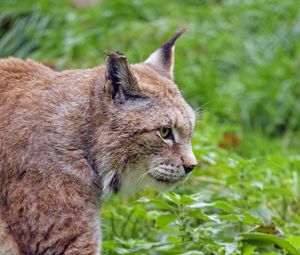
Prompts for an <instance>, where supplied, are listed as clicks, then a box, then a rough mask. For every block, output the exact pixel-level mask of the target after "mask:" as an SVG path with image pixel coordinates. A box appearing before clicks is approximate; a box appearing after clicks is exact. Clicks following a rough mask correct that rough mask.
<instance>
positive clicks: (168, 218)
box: [155, 214, 177, 228]
mask: <svg viewBox="0 0 300 255" xmlns="http://www.w3.org/2000/svg"><path fill="white" fill-rule="evenodd" d="M176 218H177V216H176V215H174V214H163V215H160V216H158V218H157V220H156V225H155V226H156V227H158V228H162V227H164V226H166V225H168V224H169V223H170V222H172V221H174V220H175V219H176Z"/></svg>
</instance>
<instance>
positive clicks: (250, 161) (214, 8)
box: [0, 0, 300, 254]
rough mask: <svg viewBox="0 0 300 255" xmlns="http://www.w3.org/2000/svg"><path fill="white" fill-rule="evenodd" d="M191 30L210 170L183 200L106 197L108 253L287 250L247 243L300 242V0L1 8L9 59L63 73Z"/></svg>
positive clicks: (12, 2) (188, 47) (135, 0)
mask: <svg viewBox="0 0 300 255" xmlns="http://www.w3.org/2000/svg"><path fill="white" fill-rule="evenodd" d="M183 26H188V27H189V30H188V31H187V32H186V33H185V34H184V35H183V36H182V38H180V40H178V42H177V44H176V62H175V78H176V82H177V83H178V85H179V87H180V89H181V90H182V93H183V95H184V97H185V98H186V99H187V101H188V102H189V103H190V104H191V105H192V106H193V108H194V109H195V110H197V112H199V116H198V124H197V128H196V132H195V136H194V150H195V152H196V154H197V157H198V158H199V160H200V167H199V168H198V169H197V170H196V171H195V172H194V173H193V176H192V177H191V178H190V181H189V183H188V185H186V184H183V185H180V186H178V187H177V188H176V189H175V191H174V192H176V193H169V194H168V193H166V194H165V195H161V194H158V193H155V192H153V191H152V190H148V191H145V192H144V193H141V194H139V196H142V197H143V199H144V200H143V199H140V200H138V202H135V198H129V199H125V201H124V199H123V200H122V199H121V198H119V197H118V196H117V197H112V198H110V199H108V202H107V205H106V206H105V207H104V209H103V224H104V226H103V229H104V248H105V254H129V253H134V254H241V253H242V254H286V253H284V252H285V251H284V249H283V250H280V249H279V250H276V249H277V248H276V247H275V248H274V246H272V247H271V248H270V247H267V248H266V247H264V246H263V247H262V246H260V245H257V244H253V243H252V244H251V245H252V246H251V245H250V246H249V245H248V244H245V243H243V244H242V245H241V244H240V242H239V240H240V239H239V238H240V234H241V233H243V232H245V231H249V229H251V228H252V227H255V226H260V227H266V228H267V230H268V231H267V232H269V234H272V235H275V236H276V231H277V230H276V231H275V230H274V229H276V228H277V227H278V228H280V229H282V231H283V232H284V233H285V236H287V238H289V241H290V242H292V243H294V245H295V246H297V244H298V246H299V243H300V237H299V235H300V232H299V229H300V218H299V215H300V212H299V208H300V176H299V174H300V172H299V171H300V155H299V154H300V84H299V83H300V72H299V69H300V2H299V1H298V0H284V1H282V0H265V1H261V0H185V1H184V0H173V1H153V0H143V1H139V0H132V1H129V0H114V1H112V0H86V1H84V0H61V1H54V0H48V1H47V0H0V57H1V58H4V57H8V56H15V57H19V58H23V59H27V58H31V59H34V60H37V61H39V62H42V63H44V64H46V65H48V66H50V67H52V68H54V69H56V70H63V69H68V68H85V67H93V66H96V65H100V64H103V63H104V61H105V56H104V51H105V50H113V51H117V50H118V51H121V52H123V53H125V54H126V55H127V57H128V58H129V61H130V62H131V63H136V62H140V61H143V60H145V59H146V58H147V57H148V55H149V54H150V53H151V52H152V51H154V50H155V49H156V48H158V47H159V46H160V45H161V44H162V43H164V42H166V41H167V40H168V39H169V38H170V36H171V35H172V34H173V32H174V31H175V30H177V29H178V28H181V27H183ZM187 186H188V187H187ZM174 194H176V195H177V197H176V196H175V195H174ZM139 196H137V197H139ZM166 196H169V197H166ZM172 196H173V197H172ZM157 197H160V198H159V200H157V204H155V203H154V202H150V200H151V201H156V200H155V198H157ZM182 197H184V198H182ZM172 199H173V200H172ZM176 199H177V200H176ZM180 199H183V200H180ZM121 200H122V202H120V201H121ZM145 201H146V202H147V203H145ZM158 201H164V203H165V204H160V203H159V202H158ZM170 201H171V202H170ZM199 201H202V202H203V201H204V202H205V203H207V204H209V203H210V206H208V205H207V206H205V205H204V204H203V206H202V207H201V208H198V207H197V210H198V211H197V213H195V212H194V211H193V210H192V209H186V208H190V207H189V206H190V205H191V204H192V203H194V202H199ZM216 201H221V204H222V202H223V203H227V204H226V205H228V206H230V207H231V209H228V207H226V206H225V207H226V208H227V209H226V208H225V207H224V204H223V207H222V206H220V204H218V205H216V204H215V203H216ZM151 203H152V204H151ZM172 206H174V207H172ZM185 206H186V207H185ZM220 207H221V208H220ZM170 208H171V209H170ZM178 210H179V211H178ZM199 212H201V215H200V214H199ZM172 215H173V216H172ZM174 215H177V216H176V217H175V218H174ZM180 215H181V216H180ZM224 215H227V217H225V216H224ZM230 215H231V218H230ZM241 215H242V216H241ZM183 216H184V218H185V219H186V220H183V219H182V218H180V217H183ZM247 217H248V218H247ZM158 219H160V221H158ZM245 219H246V220H245ZM145 226H146V228H145ZM125 229H126V230H125ZM258 231H259V232H264V233H265V232H266V231H261V228H260V229H259V230H258ZM212 236H213V237H214V238H213V239H212V238H211V237H212ZM162 240H163V243H160V242H161V241H162ZM218 240H219V241H218ZM295 240H296V241H295ZM177 241H178V243H177ZM152 244H154V245H152ZM143 245H144V246H143ZM147 245H148V246H147ZM151 245H152V246H151ZM245 245H246V246H245ZM247 245H248V246H247ZM137 247H140V248H137ZM147 247H148V248H147ZM166 247H167V248H166ZM197 247H198V248H199V247H201V251H200V248H199V249H198V248H197ZM230 247H231V248H230ZM245 247H248V248H245ZM249 247H250V248H249ZM253 247H254V248H253ZM244 249H248V250H247V252H248V253H245V251H244ZM249 249H250V250H249ZM274 249H275V253H272V252H274ZM203 250H204V253H203ZM145 251H147V252H145ZM187 252H189V253H187ZM243 252H244V253H243ZM263 252H265V253H263Z"/></svg>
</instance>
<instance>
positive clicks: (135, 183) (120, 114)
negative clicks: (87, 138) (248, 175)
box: [102, 31, 197, 193]
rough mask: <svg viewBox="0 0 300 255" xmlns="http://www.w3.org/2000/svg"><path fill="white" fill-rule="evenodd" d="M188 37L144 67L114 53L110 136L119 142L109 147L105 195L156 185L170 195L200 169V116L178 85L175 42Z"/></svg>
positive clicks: (158, 52)
mask: <svg viewBox="0 0 300 255" xmlns="http://www.w3.org/2000/svg"><path fill="white" fill-rule="evenodd" d="M182 32H183V31H179V32H177V33H175V35H174V36H173V37H172V39H171V40H170V41H169V42H168V43H166V44H164V45H163V46H162V47H161V48H159V49H158V50H156V51H155V52H154V53H153V54H152V55H151V56H150V57H149V58H148V59H147V60H146V61H145V62H144V63H140V64H135V65H129V64H128V61H127V58H126V57H125V56H124V55H123V54H121V53H108V59H107V83H106V86H105V95H106V99H105V102H106V108H107V109H106V112H108V114H109V119H110V124H109V125H110V127H109V130H110V131H109V134H107V135H109V136H111V137H114V139H113V138H112V139H111V140H109V139H108V140H107V142H108V143H109V144H107V145H106V146H107V148H108V147H109V148H110V153H108V155H109V156H110V157H107V160H105V161H104V162H105V164H106V165H105V166H104V165H103V167H106V168H109V171H107V173H106V175H105V178H104V185H103V186H104V188H105V189H106V188H110V189H112V190H113V191H115V192H117V191H119V190H122V193H131V192H132V191H135V190H138V189H141V188H143V187H145V186H149V185H150V186H153V187H155V188H157V189H159V190H166V189H168V188H170V187H172V186H173V185H174V184H175V183H177V182H178V181H182V180H184V179H185V178H186V176H187V175H188V174H189V173H190V172H191V171H192V170H193V168H194V167H195V166H196V164H197V160H196V158H195V156H194V154H193V152H192V146H191V138H192V133H193V129H194V124H195V115H194V112H193V110H192V109H191V107H190V106H189V105H188V104H187V103H186V102H185V100H184V99H183V98H182V96H181V94H180V92H179V89H178V87H177V85H176V84H175V83H174V81H173V53H174V42H175V40H176V39H177V38H178V37H179V36H180V35H181V34H182ZM112 140H113V142H112ZM102 143H103V142H102ZM102 162H103V161H102ZM107 166H109V167H107Z"/></svg>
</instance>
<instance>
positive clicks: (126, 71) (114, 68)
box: [105, 52, 141, 104]
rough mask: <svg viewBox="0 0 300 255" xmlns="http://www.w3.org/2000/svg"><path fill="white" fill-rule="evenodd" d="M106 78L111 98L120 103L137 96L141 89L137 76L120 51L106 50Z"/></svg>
mask: <svg viewBox="0 0 300 255" xmlns="http://www.w3.org/2000/svg"><path fill="white" fill-rule="evenodd" d="M105 54H106V55H107V59H106V68H107V71H106V79H107V81H108V84H107V86H108V91H109V93H111V97H112V99H113V100H114V101H115V102H116V103H118V104H122V103H124V102H125V101H126V99H128V98H133V97H137V96H139V94H140V92H141V90H140V88H139V85H138V81H137V78H136V77H135V76H134V74H133V73H132V72H131V70H130V66H129V63H128V60H127V58H126V56H125V55H124V54H123V53H120V52H106V53H105Z"/></svg>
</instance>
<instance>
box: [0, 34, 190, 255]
mask: <svg viewBox="0 0 300 255" xmlns="http://www.w3.org/2000/svg"><path fill="white" fill-rule="evenodd" d="M182 33H183V30H179V31H177V32H176V33H175V34H174V35H173V37H172V38H171V39H170V41H168V42H167V43H165V44H164V45H163V46H161V47H160V48H158V49H157V50H156V51H155V52H154V53H152V54H151V56H150V57H149V58H148V59H147V60H146V61H144V62H142V63H138V64H131V65H130V64H129V62H128V60H127V58H126V56H125V55H123V54H122V53H119V52H107V60H106V64H105V65H103V66H98V67H95V68H91V69H81V70H66V71H63V72H55V71H53V70H51V69H50V68H48V67H46V66H44V65H42V64H39V63H37V62H35V61H23V60H19V59H15V58H8V59H3V60H0V254H8V255H9V254H12V255H21V254H35V255H38V254H81V255H84V254H99V253H100V252H101V247H100V246H101V230H100V219H99V208H100V206H101V201H102V198H103V196H104V195H105V194H106V193H107V192H116V193H117V192H121V193H131V192H134V191H135V190H138V189H141V188H143V187H145V186H147V185H152V186H154V187H155V188H157V189H159V190H165V189H169V188H170V187H172V186H173V185H174V184H175V183H177V182H178V181H182V180H183V179H185V178H186V176H187V175H188V174H189V173H190V172H191V171H192V169H193V167H194V166H195V165H196V159H195V156H194V154H193V152H192V148H191V136H192V133H193V128H194V122H195V117H194V113H193V111H192V109H191V107H190V106H189V105H188V104H187V103H186V102H185V100H184V99H183V98H182V96H181V94H180V92H179V89H178V87H177V86H176V85H175V83H174V78H173V65H174V47H175V46H174V43H175V41H176V40H177V38H178V37H179V36H180V35H181V34H182Z"/></svg>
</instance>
